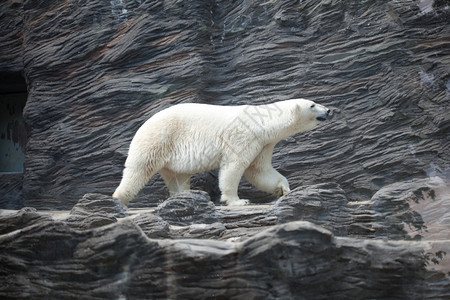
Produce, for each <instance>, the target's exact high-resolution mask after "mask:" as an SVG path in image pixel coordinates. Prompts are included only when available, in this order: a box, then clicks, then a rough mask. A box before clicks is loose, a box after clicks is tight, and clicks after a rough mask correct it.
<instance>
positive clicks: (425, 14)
mask: <svg viewBox="0 0 450 300" xmlns="http://www.w3.org/2000/svg"><path fill="white" fill-rule="evenodd" d="M1 5H2V18H1V20H2V21H1V22H2V24H4V25H5V26H2V27H1V30H2V33H4V34H2V35H1V36H2V37H1V39H2V40H1V41H2V46H1V48H0V51H1V52H0V72H9V71H11V70H12V71H14V72H20V71H21V70H23V72H24V77H25V79H26V83H27V88H28V101H27V105H26V107H25V111H24V117H25V120H26V122H27V124H28V126H29V128H28V131H29V132H28V137H29V139H28V144H27V147H26V158H25V170H24V179H23V198H24V199H23V201H24V204H25V205H27V206H33V207H36V208H45V209H55V208H58V209H69V208H71V207H72V206H73V205H74V204H75V203H76V201H77V200H78V199H79V198H80V197H81V196H82V195H84V194H85V193H88V192H99V193H104V194H111V193H112V192H113V191H114V189H115V187H116V186H117V185H118V182H119V180H120V177H121V171H122V166H123V162H124V160H125V157H126V152H127V148H128V144H129V142H130V140H131V138H132V136H133V134H134V132H135V131H136V130H137V128H138V127H139V126H140V125H141V124H142V123H143V122H144V121H145V120H146V119H147V118H149V117H150V116H152V115H153V114H154V113H155V112H157V111H159V110H161V109H164V108H166V107H168V106H170V105H173V104H176V103H181V102H202V103H211V104H225V105H233V104H248V103H252V104H259V103H268V102H274V101H278V100H284V99H288V98H293V97H306V98H311V99H313V100H315V101H317V102H319V103H322V104H324V105H327V106H329V107H331V108H332V109H333V119H332V121H331V122H329V123H328V124H326V125H324V126H322V127H320V128H318V129H316V130H314V131H313V132H309V133H306V134H299V135H296V136H294V137H292V138H289V139H287V140H284V141H282V142H281V143H280V144H279V146H278V147H277V148H276V150H275V155H274V165H275V166H276V167H277V168H278V169H279V170H280V172H281V173H282V174H284V175H286V176H287V178H288V179H289V181H290V184H291V186H292V187H293V188H296V187H300V186H308V185H311V184H315V183H320V182H329V181H333V182H336V183H338V184H340V186H341V187H342V189H343V190H344V191H345V192H346V194H347V195H348V197H349V199H351V200H368V199H370V197H371V196H372V195H373V194H374V193H375V192H377V191H378V190H379V189H380V188H382V187H383V186H386V185H388V184H391V183H395V182H398V181H404V180H409V179H414V178H424V177H427V176H430V174H434V173H436V172H437V173H439V174H438V175H439V176H441V177H442V178H445V176H448V172H449V159H448V158H449V150H448V149H449V148H450V147H449V144H448V130H449V124H450V122H449V114H448V105H449V104H448V103H449V99H450V77H449V76H450V75H449V74H450V73H449V65H450V54H449V51H448V49H449V47H450V42H449V36H450V32H449V27H448V18H449V16H450V12H449V5H448V3H447V2H446V1H424V0H420V1H411V0H405V1H350V0H346V1H300V2H299V1H275V2H264V1H261V2H260V1H256V2H253V1H233V2H230V1H210V0H203V1H201V0H198V1H197V0H196V1H140V0H121V1H98V0H94V1H81V0H80V1H58V2H52V1H44V0H42V1H34V0H25V1H23V2H22V1H19V0H9V1H4V2H3V3H2V4H1ZM215 177H216V173H214V172H208V173H205V174H200V175H197V176H196V177H195V178H194V180H193V187H194V188H199V189H202V190H205V191H208V192H209V193H210V194H211V195H212V197H213V200H214V201H215V200H216V198H217V194H218V192H217V183H216V178H215ZM447 179H448V177H447ZM241 194H242V197H245V198H249V199H251V200H252V201H253V202H255V203H258V202H267V201H269V200H272V198H270V197H269V196H268V195H265V194H263V193H259V192H257V191H256V190H255V189H253V188H251V187H250V186H249V185H248V184H247V183H245V182H243V183H242V186H241ZM166 198H167V191H166V189H165V187H164V185H163V183H162V181H161V179H160V178H159V177H158V176H156V177H155V178H154V179H153V180H151V182H150V183H149V184H148V185H147V187H146V188H145V189H144V190H143V191H142V192H141V193H140V195H139V197H138V198H137V199H136V200H135V201H134V202H132V206H134V207H143V206H152V205H156V204H157V203H160V202H161V201H163V200H164V199H166Z"/></svg>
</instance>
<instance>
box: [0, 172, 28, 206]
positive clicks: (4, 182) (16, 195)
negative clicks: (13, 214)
mask: <svg viewBox="0 0 450 300" xmlns="http://www.w3.org/2000/svg"><path fill="white" fill-rule="evenodd" d="M22 177H23V174H20V173H17V174H11V173H6V174H1V173H0V195H1V196H0V207H1V208H2V209H20V208H22V207H23V201H22Z"/></svg>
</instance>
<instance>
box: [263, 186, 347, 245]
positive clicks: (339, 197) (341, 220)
mask: <svg viewBox="0 0 450 300" xmlns="http://www.w3.org/2000/svg"><path fill="white" fill-rule="evenodd" d="M347 202H348V201H347V197H346V196H345V192H344V191H343V190H342V188H341V187H340V186H339V185H338V184H335V183H323V184H316V185H311V186H307V187H304V188H297V189H294V190H293V191H291V192H290V193H289V194H287V195H286V196H284V197H281V198H280V199H279V200H277V201H276V202H275V204H274V206H273V209H272V211H271V214H272V215H274V216H276V217H277V222H278V223H286V222H289V221H294V220H304V221H310V222H314V223H315V224H319V225H322V226H324V227H325V228H329V229H330V230H331V229H332V230H333V232H334V233H335V234H336V235H339V236H343V235H344V236H345V235H347V228H346V227H347V226H348V224H350V223H351V222H352V217H351V215H350V213H349V208H348V205H347V204H348V203H347Z"/></svg>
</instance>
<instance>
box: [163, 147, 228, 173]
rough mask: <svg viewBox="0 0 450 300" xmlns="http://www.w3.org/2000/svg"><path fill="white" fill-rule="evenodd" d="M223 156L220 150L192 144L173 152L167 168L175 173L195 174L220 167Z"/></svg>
mask: <svg viewBox="0 0 450 300" xmlns="http://www.w3.org/2000/svg"><path fill="white" fill-rule="evenodd" d="M221 158H222V155H221V153H220V151H213V150H212V149H211V148H206V147H198V145H197V146H193V145H192V146H190V147H182V149H178V151H176V152H173V153H172V155H171V156H170V158H169V160H168V162H167V163H166V165H165V168H166V169H169V170H171V171H173V172H175V173H183V174H194V173H199V172H203V171H208V170H213V169H217V168H219V166H220V160H221Z"/></svg>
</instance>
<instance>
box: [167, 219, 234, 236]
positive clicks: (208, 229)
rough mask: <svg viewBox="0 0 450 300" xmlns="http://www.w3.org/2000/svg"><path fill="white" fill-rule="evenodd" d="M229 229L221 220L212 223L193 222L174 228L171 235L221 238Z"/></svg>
mask: <svg viewBox="0 0 450 300" xmlns="http://www.w3.org/2000/svg"><path fill="white" fill-rule="evenodd" d="M226 231H227V228H226V227H225V225H224V224H222V223H220V222H216V223H212V224H192V225H189V226H183V227H179V228H172V231H171V236H172V238H177V239H220V237H221V236H222V235H223V234H224V233H225V232H226Z"/></svg>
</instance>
